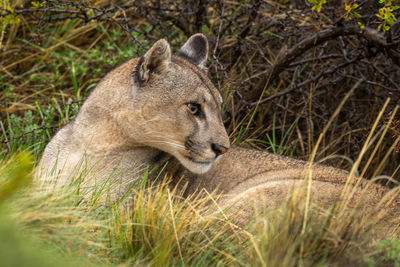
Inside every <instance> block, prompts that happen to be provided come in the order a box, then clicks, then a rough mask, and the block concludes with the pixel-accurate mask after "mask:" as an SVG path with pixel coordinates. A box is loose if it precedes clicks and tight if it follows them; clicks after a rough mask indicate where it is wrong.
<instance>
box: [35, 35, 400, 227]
mask: <svg viewBox="0 0 400 267" xmlns="http://www.w3.org/2000/svg"><path fill="white" fill-rule="evenodd" d="M207 56H208V41H207V39H206V38H205V37H204V36H203V35H201V34H196V35H193V36H192V37H191V38H189V40H188V41H187V42H186V43H185V44H184V45H183V46H182V47H181V49H180V50H179V51H178V52H177V54H176V55H175V56H172V55H171V51H170V46H169V44H168V43H167V42H166V41H165V40H160V41H158V42H156V43H155V44H154V45H153V47H152V48H150V50H149V51H147V53H146V54H145V55H143V56H142V57H140V58H135V59H132V60H130V61H128V62H126V63H125V64H123V65H122V66H120V67H118V68H116V69H114V70H113V71H111V72H110V73H109V74H107V75H106V76H105V77H104V78H103V79H102V81H101V82H100V83H99V84H98V85H97V86H96V88H95V89H94V91H93V92H92V93H91V95H90V96H89V97H88V99H87V100H86V101H85V103H84V104H83V106H82V108H81V110H80V111H79V113H78V115H77V117H76V119H75V120H74V121H72V122H70V123H69V124H67V125H66V126H65V127H63V128H62V129H61V130H60V131H59V132H58V133H57V134H56V135H55V136H54V138H53V139H52V140H51V142H50V143H49V144H48V145H47V147H46V149H45V151H44V154H43V157H42V159H41V161H40V164H39V171H38V175H37V180H38V181H40V183H41V184H46V183H52V184H55V185H56V186H62V185H66V184H69V183H71V182H73V181H74V180H77V177H80V176H79V175H80V173H82V172H84V173H85V175H84V176H85V177H86V178H85V179H86V181H85V185H86V187H87V188H89V189H90V188H91V187H95V185H96V184H101V183H104V182H107V181H112V180H115V179H119V180H118V181H117V183H114V184H120V185H122V186H121V187H120V188H119V189H118V190H116V192H114V193H113V196H114V197H115V198H118V197H119V196H121V194H124V192H125V191H126V190H127V189H128V188H130V187H131V186H132V185H133V184H134V183H135V182H137V181H138V179H139V180H140V179H141V178H142V177H143V176H142V174H143V172H144V171H146V170H147V171H151V170H152V172H151V174H150V175H149V179H150V180H154V179H155V178H156V177H157V175H158V173H159V172H160V171H161V170H163V172H164V173H169V174H170V175H172V176H173V177H174V179H176V180H180V185H185V186H184V188H185V190H186V194H191V193H194V192H198V191H201V190H203V189H205V190H207V191H209V192H212V191H213V192H217V193H222V194H224V195H225V197H224V198H222V200H221V202H220V204H221V205H222V206H229V205H230V204H232V203H236V204H237V203H239V205H237V206H238V207H239V208H240V207H243V205H245V203H249V202H250V201H253V202H255V203H257V202H259V203H261V199H263V202H262V203H264V204H265V203H267V205H269V204H271V205H272V204H273V203H276V202H279V201H281V200H282V199H284V198H285V197H286V196H287V195H288V193H289V192H291V189H293V188H295V187H299V186H302V185H305V183H306V184H307V185H311V193H312V194H311V195H312V198H313V199H316V200H318V201H320V202H321V203H327V204H329V203H333V202H335V201H338V200H339V201H340V199H339V198H340V196H341V192H342V190H343V188H344V186H345V185H346V181H347V178H348V173H347V172H345V171H343V170H340V169H335V168H331V167H327V166H323V165H318V164H313V166H312V167H311V168H309V167H308V166H309V165H308V163H307V162H305V161H300V160H295V159H291V158H287V157H281V156H277V155H273V154H270V153H267V152H261V151H255V150H251V149H245V148H240V147H231V148H230V144H229V139H228V136H227V133H226V130H225V128H224V125H223V123H222V118H221V104H222V97H221V95H220V92H219V91H218V90H217V89H216V88H215V87H214V86H213V84H212V83H211V81H210V80H209V79H208V77H207V75H206V72H205V68H204V66H205V63H206V60H207ZM310 169H311V172H312V180H311V183H309V182H308V180H307V179H304V178H305V177H307V175H308V173H309V171H310ZM357 179H361V178H354V179H353V180H352V182H350V185H351V186H352V185H355V184H359V185H358V186H357V187H356V188H355V194H354V199H355V200H356V199H358V197H360V196H361V195H362V194H363V192H364V191H363V190H364V189H365V188H366V187H367V186H368V188H367V189H366V190H367V191H366V192H367V197H366V198H365V199H366V200H365V204H366V206H369V207H374V206H376V205H377V203H379V201H380V200H381V199H382V197H383V195H384V194H385V193H386V192H387V191H388V190H387V189H386V188H384V187H381V186H379V185H375V184H369V183H368V182H367V181H364V180H361V181H358V180H357ZM114 182H115V181H114ZM175 182H176V183H177V181H175ZM268 203H269V204H268ZM236 204H235V205H236ZM242 204H243V205H242ZM264 204H262V205H264ZM398 205H399V201H398V198H397V199H395V200H394V201H393V202H392V204H391V205H390V209H388V210H390V214H392V215H391V218H395V217H398V215H399V213H398V212H399V208H398ZM249 212H250V211H249V210H248V211H247V213H246V212H243V213H242V215H239V217H241V218H239V219H238V221H239V222H240V221H242V222H244V221H245V220H246V218H247V217H248V215H249Z"/></svg>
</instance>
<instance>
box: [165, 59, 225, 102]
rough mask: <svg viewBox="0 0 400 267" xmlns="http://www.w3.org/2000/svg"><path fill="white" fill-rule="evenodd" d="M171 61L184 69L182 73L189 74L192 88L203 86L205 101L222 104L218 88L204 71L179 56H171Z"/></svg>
mask: <svg viewBox="0 0 400 267" xmlns="http://www.w3.org/2000/svg"><path fill="white" fill-rule="evenodd" d="M172 62H173V63H175V64H177V65H178V66H179V67H180V68H182V69H183V70H184V73H182V74H183V75H190V76H191V78H192V79H189V81H190V83H191V86H192V87H193V88H195V89H199V88H203V89H204V90H205V93H204V94H202V97H204V99H203V100H204V101H205V102H207V103H212V102H214V103H215V104H216V106H218V107H219V106H220V105H221V104H222V102H223V99H222V96H221V94H220V92H219V90H218V89H217V88H215V86H214V85H213V84H212V82H211V81H210V79H209V78H208V77H207V75H206V74H205V73H204V71H202V70H201V69H199V68H198V67H196V66H194V65H193V64H191V63H189V62H187V61H186V60H184V59H182V58H180V57H172Z"/></svg>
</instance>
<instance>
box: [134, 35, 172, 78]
mask: <svg viewBox="0 0 400 267" xmlns="http://www.w3.org/2000/svg"><path fill="white" fill-rule="evenodd" d="M170 62H171V48H170V46H169V44H168V42H167V41H166V40H164V39H161V40H158V41H157V42H156V43H155V44H154V45H153V46H152V47H151V48H150V49H149V50H148V51H147V52H146V54H144V56H143V57H142V58H141V59H140V61H139V63H138V65H137V67H136V71H135V72H136V75H137V76H138V77H137V78H138V79H139V81H140V83H145V82H147V81H148V80H149V79H150V77H151V75H152V74H153V73H161V72H162V71H164V70H165V69H167V68H168V65H169V63H170Z"/></svg>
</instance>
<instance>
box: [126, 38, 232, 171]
mask: <svg viewBox="0 0 400 267" xmlns="http://www.w3.org/2000/svg"><path fill="white" fill-rule="evenodd" d="M207 56H208V41H207V38H206V37H205V36H204V35H202V34H195V35H193V36H192V37H190V38H189V39H188V41H187V42H186V43H185V44H184V45H183V46H182V47H181V48H180V50H179V51H178V52H177V53H176V55H175V56H172V55H171V48H170V46H169V44H168V42H167V41H165V40H163V39H162V40H159V41H157V42H156V43H155V44H154V45H153V47H151V48H150V49H149V50H148V51H147V53H146V54H145V55H144V56H142V57H141V58H140V60H139V61H138V63H137V65H136V67H135V70H134V71H133V74H132V75H133V76H132V77H133V79H132V81H133V82H132V84H133V85H132V98H133V106H134V108H135V110H136V111H135V112H136V114H137V115H136V116H135V119H136V121H135V124H136V126H137V127H136V130H135V135H136V137H135V139H136V140H140V143H142V144H143V145H147V146H151V147H154V148H157V149H160V150H162V151H165V152H167V153H170V154H172V155H173V156H175V157H176V158H177V159H178V160H179V161H180V162H181V163H182V165H183V166H185V167H186V168H187V169H188V170H189V171H191V172H194V173H198V174H201V173H205V172H207V171H208V170H209V169H210V167H211V166H212V164H213V162H214V161H215V160H216V159H217V158H218V156H219V155H221V154H223V153H225V152H226V151H227V150H228V148H229V145H230V144H229V138H228V135H227V133H226V130H225V127H224V125H223V123H222V118H221V104H222V97H221V94H220V92H219V91H218V90H217V89H216V88H215V87H214V85H213V84H212V82H211V81H210V80H209V79H208V77H207V75H206V70H205V63H206V60H207Z"/></svg>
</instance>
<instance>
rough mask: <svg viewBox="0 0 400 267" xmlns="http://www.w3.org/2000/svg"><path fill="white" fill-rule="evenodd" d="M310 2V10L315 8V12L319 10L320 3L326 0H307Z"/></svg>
mask: <svg viewBox="0 0 400 267" xmlns="http://www.w3.org/2000/svg"><path fill="white" fill-rule="evenodd" d="M307 2H309V3H310V4H312V5H313V6H312V8H311V9H312V10H316V11H317V12H321V9H322V5H323V4H325V3H326V0H307Z"/></svg>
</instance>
